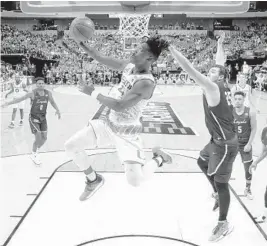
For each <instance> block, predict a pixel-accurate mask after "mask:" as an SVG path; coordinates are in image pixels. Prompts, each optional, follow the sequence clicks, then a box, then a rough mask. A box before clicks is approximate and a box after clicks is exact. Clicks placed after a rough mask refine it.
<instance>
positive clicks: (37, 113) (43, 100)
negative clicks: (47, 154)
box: [2, 77, 60, 165]
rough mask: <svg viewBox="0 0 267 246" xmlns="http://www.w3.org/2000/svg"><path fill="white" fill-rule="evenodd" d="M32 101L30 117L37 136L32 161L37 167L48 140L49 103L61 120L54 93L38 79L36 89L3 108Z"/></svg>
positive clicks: (41, 79) (33, 130) (4, 105)
mask: <svg viewBox="0 0 267 246" xmlns="http://www.w3.org/2000/svg"><path fill="white" fill-rule="evenodd" d="M28 98H30V99H31V111H30V116H29V122H30V127H31V131H32V133H33V134H34V135H35V141H34V143H33V147H32V155H31V159H32V160H33V162H34V163H35V164H36V165H40V164H41V161H40V159H39V157H38V151H37V150H39V149H40V148H41V147H42V146H43V145H44V143H45V142H46V140H47V121H46V111H47V105H48V102H50V103H51V105H52V106H53V107H54V108H55V109H56V115H58V118H59V119H60V112H59V109H58V107H57V104H56V103H55V101H54V98H53V96H52V93H51V92H50V91H48V90H46V89H44V79H43V78H40V77H39V78H36V89H34V90H33V91H32V92H29V93H27V94H26V95H24V96H22V97H18V98H16V99H14V100H12V101H11V102H7V103H4V104H3V105H2V107H6V106H8V105H11V104H15V103H19V102H22V101H24V100H26V99H28Z"/></svg>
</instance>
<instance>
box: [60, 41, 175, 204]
mask: <svg viewBox="0 0 267 246" xmlns="http://www.w3.org/2000/svg"><path fill="white" fill-rule="evenodd" d="M79 45H80V46H81V48H82V49H83V50H84V51H85V52H86V53H88V54H89V55H90V56H91V57H92V58H94V59H95V60H97V61H98V62H100V63H102V64H104V65H106V66H108V67H110V68H112V69H116V70H123V75H122V79H121V82H120V84H119V86H118V87H117V88H116V89H115V91H114V92H113V93H112V94H113V96H112V97H109V96H104V95H102V94H100V93H98V92H97V91H96V90H95V88H94V87H93V86H92V85H82V86H81V88H80V91H81V92H83V93H85V94H87V95H89V96H92V97H94V98H96V99H97V100H98V101H99V102H100V103H101V104H103V105H105V106H106V107H108V108H109V112H108V114H107V117H106V119H104V120H91V121H90V122H89V124H88V126H87V127H85V128H84V129H82V130H81V131H79V132H78V133H76V134H75V135H74V136H73V137H71V138H70V139H69V140H68V141H67V142H66V143H65V149H66V152H67V154H68V155H69V156H70V157H71V158H72V159H73V161H74V162H75V163H76V164H77V165H78V166H79V168H80V169H81V170H82V171H83V172H84V174H85V175H86V186H85V189H84V192H83V193H82V195H81V196H80V200H81V201H84V200H86V199H88V198H89V197H90V196H92V195H93V194H94V193H95V191H97V190H98V189H99V188H100V187H101V186H102V185H103V182H104V179H103V177H102V176H101V175H99V174H96V172H95V171H94V170H93V169H92V167H91V164H92V161H90V159H89V158H88V156H87V154H86V152H85V148H86V147H89V146H90V145H91V146H94V147H104V146H107V145H110V144H112V145H115V146H116V149H117V152H118V156H119V158H120V161H121V163H122V164H123V165H124V168H125V173H126V178H127V181H128V183H129V184H130V185H132V186H135V187H136V186H139V185H140V184H141V183H142V181H145V180H147V179H148V178H149V177H150V176H151V174H152V173H154V171H155V170H156V169H157V168H158V167H160V166H162V164H163V163H169V162H171V160H172V159H171V156H170V155H169V154H167V153H166V152H165V151H164V150H162V149H161V148H159V147H157V148H154V149H153V154H154V158H153V159H152V160H150V161H148V162H146V160H145V155H144V151H143V146H142V141H141V138H140V133H141V130H142V125H141V122H140V117H141V116H142V110H143V108H144V107H145V106H146V104H147V101H148V100H149V99H150V98H151V97H152V95H153V92H154V89H155V86H156V83H155V80H154V77H153V75H152V74H151V73H150V67H151V64H152V63H154V62H155V61H156V60H157V59H158V57H159V55H160V54H161V52H162V51H163V50H164V49H166V48H167V47H168V43H167V42H166V41H164V40H162V39H160V38H158V37H153V38H149V39H148V40H147V41H146V42H144V43H142V44H141V45H140V47H138V48H137V49H136V50H135V52H133V54H132V56H131V59H130V60H129V61H127V60H117V59H114V58H112V57H105V56H103V55H101V54H100V53H99V52H98V51H97V50H95V49H94V48H91V47H88V46H87V45H85V44H84V43H82V42H80V43H79ZM64 46H65V48H68V47H67V45H66V44H65V45H64ZM68 49H69V48H68ZM69 50H70V49H69ZM71 52H72V51H71Z"/></svg>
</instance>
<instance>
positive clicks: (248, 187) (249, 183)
mask: <svg viewBox="0 0 267 246" xmlns="http://www.w3.org/2000/svg"><path fill="white" fill-rule="evenodd" d="M250 187H251V180H246V189H248V190H250Z"/></svg>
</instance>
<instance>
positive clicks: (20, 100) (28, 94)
mask: <svg viewBox="0 0 267 246" xmlns="http://www.w3.org/2000/svg"><path fill="white" fill-rule="evenodd" d="M28 98H33V92H29V93H27V94H26V95H24V96H22V97H18V98H16V99H14V100H12V101H10V102H6V103H4V104H3V105H2V108H4V107H7V106H9V105H12V104H16V103H19V102H22V101H24V100H26V99H28Z"/></svg>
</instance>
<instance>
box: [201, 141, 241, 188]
mask: <svg viewBox="0 0 267 246" xmlns="http://www.w3.org/2000/svg"><path fill="white" fill-rule="evenodd" d="M237 153H238V144H237V142H236V144H231V145H230V144H218V143H215V142H214V141H212V140H211V141H210V142H209V143H208V144H207V145H206V146H205V147H204V149H203V150H201V151H200V158H201V159H202V160H205V161H207V165H208V175H210V176H212V175H214V180H215V181H217V182H220V183H228V182H229V180H230V177H231V174H232V168H233V163H234V161H235V158H236V156H237Z"/></svg>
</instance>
